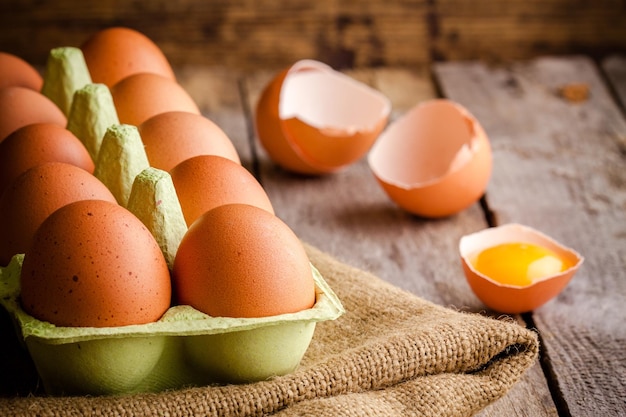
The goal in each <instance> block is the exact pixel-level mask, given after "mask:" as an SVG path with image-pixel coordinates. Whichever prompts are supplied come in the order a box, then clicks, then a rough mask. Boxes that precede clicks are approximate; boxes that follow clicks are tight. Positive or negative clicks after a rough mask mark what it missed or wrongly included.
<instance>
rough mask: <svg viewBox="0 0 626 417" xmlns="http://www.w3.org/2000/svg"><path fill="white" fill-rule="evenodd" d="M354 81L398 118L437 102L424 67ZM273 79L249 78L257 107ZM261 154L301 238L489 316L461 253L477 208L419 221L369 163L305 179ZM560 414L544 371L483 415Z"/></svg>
mask: <svg viewBox="0 0 626 417" xmlns="http://www.w3.org/2000/svg"><path fill="white" fill-rule="evenodd" d="M349 74H350V75H351V76H353V77H355V78H357V79H359V80H361V81H363V82H368V83H370V84H372V85H374V86H376V88H378V89H379V90H380V91H381V92H383V93H384V94H386V95H387V97H389V98H390V100H391V101H392V103H393V108H394V110H393V112H392V115H393V117H394V118H395V117H398V116H399V115H401V114H402V113H404V112H405V111H407V110H408V109H409V108H411V107H412V106H414V105H416V104H417V103H419V102H420V101H422V100H427V99H430V98H433V97H434V96H435V89H434V87H433V84H432V81H431V79H430V76H429V74H428V71H426V70H425V69H423V68H422V69H418V70H416V71H412V72H409V71H400V70H377V71H374V72H372V73H370V72H368V71H365V72H359V73H354V72H351V73H349ZM273 75H274V74H273V73H271V72H265V73H263V74H257V76H256V77H251V78H249V79H248V88H247V89H248V91H249V93H250V95H249V100H250V102H251V106H252V107H253V108H254V106H255V105H256V102H257V101H258V97H259V95H260V93H261V91H262V89H263V88H264V87H265V85H266V84H267V82H269V80H270V79H271V77H272V76H273ZM258 148H259V158H260V176H261V180H262V183H263V185H264V186H265V188H266V190H267V191H268V194H269V195H270V198H271V200H272V202H273V204H274V206H275V210H276V213H277V215H278V216H279V217H281V218H282V219H283V220H284V221H285V222H286V223H287V224H288V225H289V226H290V227H291V228H292V229H293V230H294V231H295V232H296V234H298V236H299V237H300V238H301V239H303V240H304V241H307V242H309V243H311V244H314V245H315V246H317V247H318V248H320V249H322V250H324V251H326V252H328V253H330V254H332V255H333V256H335V257H336V258H338V259H340V260H342V261H344V262H346V263H348V264H350V265H353V266H356V267H358V268H361V269H365V270H368V271H371V272H374V273H375V274H377V275H378V276H380V277H381V278H383V279H385V280H387V281H389V282H391V283H393V284H395V285H397V286H399V287H401V288H404V289H406V290H409V291H411V292H413V293H414V294H417V295H419V296H421V297H423V298H426V299H430V300H431V301H434V302H437V303H439V304H443V305H446V306H450V307H452V308H458V309H463V310H467V311H480V310H483V307H482V306H481V305H480V303H478V302H477V301H476V300H475V299H474V297H473V296H472V294H471V291H470V290H469V287H468V286H467V284H466V282H465V279H464V277H463V273H462V271H461V269H460V264H459V260H458V254H457V245H458V239H459V238H460V237H461V236H462V235H463V234H466V233H470V232H472V231H476V230H479V229H482V228H484V227H485V225H486V223H485V220H484V217H483V213H482V211H481V209H480V207H479V206H478V204H477V205H475V206H473V207H471V208H469V209H467V210H466V211H465V212H462V213H460V214H458V215H456V216H452V217H450V218H448V219H444V220H438V221H430V220H425V219H420V218H417V217H415V216H412V215H409V214H407V213H404V212H403V211H401V210H400V209H398V208H397V207H396V206H395V205H394V204H393V203H392V202H391V201H390V200H388V198H387V197H386V195H384V193H383V192H382V190H381V189H380V188H379V187H378V184H376V183H375V180H374V178H373V176H372V174H371V172H370V170H369V166H368V165H367V163H366V161H365V160H362V161H360V162H358V163H356V164H354V165H352V166H350V167H348V168H347V169H345V170H344V171H342V172H339V173H336V174H332V175H328V176H322V177H314V178H311V177H302V176H298V175H294V174H290V173H287V172H285V171H284V170H282V169H280V168H277V167H276V166H275V165H274V164H273V163H272V162H271V161H270V160H269V159H268V156H267V155H266V154H265V152H264V151H263V149H262V148H261V146H260V144H259V145H258ZM554 410H555V407H554V404H553V403H552V402H551V398H550V394H549V392H548V389H547V387H546V384H545V380H544V379H543V375H542V372H541V368H540V367H539V365H537V366H534V367H533V368H531V369H530V370H529V371H528V372H527V374H526V375H525V376H524V378H523V379H522V381H520V382H519V383H518V384H517V385H516V386H515V387H514V388H513V389H512V390H511V392H510V393H509V394H508V395H507V396H506V397H505V398H502V399H501V400H499V401H498V402H497V403H496V404H493V405H491V406H490V407H489V408H488V409H486V410H484V411H483V412H481V413H480V415H481V416H483V417H487V416H500V415H510V416H527V415H528V416H530V415H532V416H549V415H554ZM526 413H528V414H526Z"/></svg>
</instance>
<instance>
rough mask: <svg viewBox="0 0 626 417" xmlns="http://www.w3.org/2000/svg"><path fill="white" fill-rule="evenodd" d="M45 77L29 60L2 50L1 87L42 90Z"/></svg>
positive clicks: (0, 53) (0, 65) (0, 56)
mask: <svg viewBox="0 0 626 417" xmlns="http://www.w3.org/2000/svg"><path fill="white" fill-rule="evenodd" d="M42 85H43V77H42V76H41V74H39V72H38V71H37V70H36V69H35V68H34V67H33V66H32V65H30V64H29V63H28V62H26V61H25V60H23V59H22V58H20V57H19V56H17V55H13V54H10V53H8V52H0V88H4V87H11V86H16V87H26V88H30V89H31V90H34V91H41V86H42Z"/></svg>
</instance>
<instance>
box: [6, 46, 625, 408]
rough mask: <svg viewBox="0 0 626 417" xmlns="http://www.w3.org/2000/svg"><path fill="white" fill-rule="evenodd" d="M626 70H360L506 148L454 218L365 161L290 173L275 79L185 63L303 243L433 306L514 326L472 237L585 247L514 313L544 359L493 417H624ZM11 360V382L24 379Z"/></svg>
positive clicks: (400, 104)
mask: <svg viewBox="0 0 626 417" xmlns="http://www.w3.org/2000/svg"><path fill="white" fill-rule="evenodd" d="M625 70H626V60H624V59H623V58H621V57H619V56H618V57H612V59H611V60H610V61H605V62H603V63H602V65H600V66H597V65H595V64H594V62H593V61H591V60H590V59H588V58H587V57H583V56H569V57H562V58H554V57H546V58H540V59H533V60H525V61H517V62H514V63H511V64H508V65H490V64H487V63H485V62H484V61H466V62H450V63H443V64H437V65H436V66H434V67H432V68H431V67H428V66H420V67H416V68H414V69H413V70H404V69H389V68H386V69H367V70H357V71H351V72H348V74H349V75H351V76H353V77H354V78H356V79H359V80H361V81H363V82H366V83H368V84H370V85H372V86H373V87H375V88H377V89H379V90H380V91H381V92H383V93H384V94H386V95H387V96H388V97H389V98H390V99H391V101H392V105H393V113H392V117H393V118H394V119H395V118H397V117H398V116H400V115H402V114H403V113H404V112H406V111H407V110H408V109H410V108H411V107H412V106H414V105H416V104H417V103H419V102H420V101H423V100H427V99H429V98H433V97H437V96H439V95H443V96H446V97H449V98H451V99H453V100H456V101H458V102H459V103H461V104H463V105H464V106H466V107H467V108H468V109H469V110H470V111H471V112H472V113H473V114H474V115H475V116H476V117H477V118H478V120H479V121H480V122H481V124H482V125H483V127H484V128H485V130H486V132H487V134H488V136H489V138H490V140H491V143H492V147H493V152H494V173H493V177H492V180H491V182H490V184H489V188H488V190H487V194H486V198H485V199H484V200H483V204H482V205H481V204H479V203H476V204H474V205H473V206H471V207H470V208H468V209H467V210H465V211H463V212H461V213H459V214H457V215H455V216H451V217H449V218H446V219H441V220H428V219H422V218H419V217H416V216H412V215H409V214H407V213H405V212H403V211H402V210H400V209H399V208H397V207H396V206H395V205H394V204H393V203H392V202H391V201H390V200H389V199H388V198H387V197H386V195H385V194H384V193H383V192H382V190H381V189H380V188H379V186H378V184H377V183H376V182H375V180H374V178H373V176H372V174H371V172H370V170H369V167H368V165H367V162H366V160H365V159H363V160H361V161H359V162H357V163H355V164H353V165H351V166H349V167H348V168H346V169H345V170H343V171H341V172H339V173H335V174H332V175H327V176H322V177H313V178H311V177H302V176H298V175H294V174H290V173H288V172H285V171H284V170H282V169H280V168H278V167H276V166H275V165H274V164H273V163H272V161H271V160H269V158H268V157H267V154H266V153H265V152H264V150H263V148H262V147H261V145H260V143H259V142H258V139H257V137H256V135H255V131H254V111H255V106H256V102H257V100H258V97H259V95H260V93H261V91H262V89H263V88H264V87H265V85H266V84H267V83H268V82H269V80H270V79H271V78H272V77H273V76H274V75H275V71H273V70H267V71H257V72H254V73H252V74H251V73H248V72H236V71H232V70H230V69H224V68H222V69H215V68H207V67H205V66H184V67H179V68H177V76H178V80H179V82H180V83H181V85H183V87H185V88H186V89H187V91H189V92H190V94H191V95H192V96H193V98H194V99H195V100H196V101H197V102H198V104H199V106H200V107H201V109H202V111H203V113H204V114H205V115H207V116H208V117H209V118H211V119H212V120H214V121H215V122H216V123H217V124H218V125H220V126H221V127H222V128H223V129H224V130H225V131H226V133H227V134H228V135H229V137H230V138H231V139H232V140H233V142H234V143H235V146H236V147H237V150H238V151H239V154H240V156H241V159H242V162H243V164H244V166H246V167H247V168H248V169H249V170H250V171H251V172H253V173H254V174H255V175H256V176H257V178H258V179H259V181H260V182H261V183H262V185H263V186H264V187H265V189H266V190H267V192H268V194H269V196H270V198H271V200H272V202H273V204H274V207H275V210H276V214H277V215H278V216H279V217H281V218H282V219H283V220H284V221H285V222H286V223H287V224H288V225H289V226H290V227H291V228H292V229H293V230H294V231H295V232H296V233H297V234H298V236H299V237H300V238H301V239H303V240H304V241H306V242H308V243H311V244H313V245H315V246H317V247H318V248H320V249H322V250H324V251H326V252H328V253H330V254H332V255H333V256H335V257H336V258H338V259H339V260H341V261H343V262H345V263H348V264H350V265H353V266H356V267H358V268H361V269H365V270H368V271H371V272H373V273H374V274H376V275H378V276H379V277H381V278H383V279H385V280H387V281H389V282H391V283H393V284H395V285H397V286H399V287H402V288H404V289H406V290H408V291H411V292H413V293H414V294H416V295H418V296H420V297H423V298H426V299H428V300H430V301H433V302H435V303H437V304H440V305H443V306H446V307H449V308H453V309H458V310H462V311H469V312H474V313H479V314H489V315H494V316H495V317H500V315H499V314H498V313H495V312H491V311H489V310H488V309H487V308H486V307H485V306H484V305H482V303H481V302H480V301H479V300H478V299H477V298H476V297H475V296H474V295H473V293H472V291H471V290H470V288H469V286H468V285H467V283H466V281H465V278H464V276H463V273H462V270H461V267H460V263H459V257H458V241H459V238H460V237H461V236H463V235H465V234H467V233H471V232H474V231H477V230H481V229H483V228H486V227H488V226H490V225H495V224H504V223H507V222H513V221H514V222H520V223H524V224H528V225H530V226H533V227H536V228H538V229H539V230H542V231H544V232H545V233H547V234H548V235H551V236H553V237H554V238H556V239H557V240H560V241H561V242H563V243H565V244H567V245H568V246H571V247H573V248H575V249H577V250H578V251H579V252H581V253H582V254H583V255H584V256H585V258H586V259H585V264H584V265H583V268H582V269H581V271H579V273H578V274H577V275H576V276H575V277H574V279H573V280H572V282H571V283H570V285H569V286H568V287H567V288H566V289H565V291H564V292H563V293H561V294H560V295H559V296H558V297H557V298H556V299H554V300H552V301H550V302H549V303H548V304H546V305H544V306H543V307H541V308H539V309H537V310H536V311H534V312H533V313H530V314H524V315H522V316H515V317H512V319H514V320H517V321H519V322H520V323H521V324H522V325H527V326H529V327H533V328H536V329H537V331H538V332H539V334H540V337H541V342H542V352H541V361H540V362H538V363H537V364H536V365H535V366H533V367H532V368H531V369H530V370H529V371H528V372H527V373H526V374H525V375H524V377H523V378H522V380H521V381H520V382H519V383H518V384H516V385H515V386H514V387H513V389H512V390H511V391H510V392H509V393H508V394H507V395H506V396H505V397H504V398H502V399H500V400H498V401H496V402H495V403H494V404H491V405H490V406H488V407H487V408H485V409H484V410H483V411H482V412H481V413H480V414H479V415H480V416H481V417H491V416H538V417H542V416H561V417H568V416H575V417H578V416H580V417H583V416H589V415H607V416H608V415H611V416H612V415H624V414H625V413H626V404H625V400H624V392H626V353H625V352H626V350H625V349H624V345H625V344H626V327H624V325H623V318H624V312H625V308H624V305H626V221H625V220H626V170H625V168H626V164H625V159H626V118H625V116H624V115H625V114H626V112H624V109H623V108H620V107H619V104H618V100H617V99H616V98H617V97H619V96H620V95H621V96H622V99H624V98H626V97H625V95H624V90H625V86H626V82H625V77H624V73H625ZM571 83H576V84H581V83H582V84H584V85H586V86H588V87H589V96H588V98H587V99H586V100H584V101H582V102H571V101H569V100H567V99H565V98H564V97H563V96H561V95H560V93H559V92H560V91H561V88H562V87H564V86H566V85H569V84H571ZM502 319H510V318H508V317H502ZM6 325H7V324H6V323H4V324H3V326H6ZM3 353H4V352H3ZM9 353H11V352H9ZM13 353H15V352H13ZM26 364H27V361H26ZM23 365H24V364H23V363H22V365H21V366H23ZM11 366H14V367H13V368H5V369H3V370H2V371H3V373H4V371H6V372H15V370H16V369H21V368H20V366H16V365H11ZM15 366H16V367H15ZM23 379H24V381H22V382H21V383H22V384H23V385H24V386H28V385H29V384H32V382H33V380H32V379H29V378H28V375H27V374H24V378H23ZM5 380H6V379H5Z"/></svg>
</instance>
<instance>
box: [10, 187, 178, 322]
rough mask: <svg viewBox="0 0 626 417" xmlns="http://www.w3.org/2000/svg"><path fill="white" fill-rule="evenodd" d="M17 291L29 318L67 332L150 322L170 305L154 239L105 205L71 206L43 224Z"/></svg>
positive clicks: (123, 212) (122, 212)
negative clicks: (53, 325) (48, 323)
mask: <svg viewBox="0 0 626 417" xmlns="http://www.w3.org/2000/svg"><path fill="white" fill-rule="evenodd" d="M20 285H21V295H20V297H21V303H22V308H23V309H24V310H25V311H26V312H27V313H28V314H30V315H32V316H33V317H35V318H37V319H39V320H43V321H48V322H50V323H53V324H55V325H57V326H66V327H115V326H126V325H131V324H144V323H150V322H154V321H156V320H158V319H159V318H160V317H161V316H162V315H163V313H165V311H166V310H167V309H168V308H169V306H170V301H171V281H170V275H169V271H168V269H167V264H166V263H165V258H163V254H162V253H161V249H160V248H159V246H158V245H157V243H156V241H155V239H154V237H153V236H152V235H151V234H150V232H149V231H148V229H146V228H145V226H144V225H143V223H141V221H140V220H139V219H137V218H136V217H135V216H134V215H133V214H132V213H131V212H129V211H128V210H126V209H125V208H123V207H122V206H120V205H117V204H114V203H111V202H108V201H102V200H83V201H77V202H74V203H71V204H68V205H66V206H63V207H62V208H60V209H59V210H57V211H55V212H54V213H53V214H52V215H50V217H48V218H47V219H46V221H44V222H43V223H42V225H41V227H40V228H39V229H38V230H37V233H36V234H35V236H34V238H33V244H32V247H31V248H30V250H28V251H27V252H26V254H25V256H24V264H23V266H22V273H21V277H20Z"/></svg>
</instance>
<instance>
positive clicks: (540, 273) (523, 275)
mask: <svg viewBox="0 0 626 417" xmlns="http://www.w3.org/2000/svg"><path fill="white" fill-rule="evenodd" d="M471 263H472V265H473V266H474V269H476V270H477V271H478V272H480V273H481V274H483V275H485V276H487V277H489V278H491V279H493V280H494V281H497V282H499V283H501V284H507V285H517V286H527V285H531V284H532V283H533V282H535V281H536V280H538V279H541V278H544V277H548V276H551V275H554V274H558V273H560V272H562V271H565V270H566V269H568V268H570V267H571V264H570V263H569V262H568V261H567V260H565V259H562V258H561V257H559V256H558V255H557V254H556V253H555V252H554V251H552V250H550V249H547V248H545V247H542V246H539V245H535V244H533V243H517V242H516V243H504V244H500V245H496V246H493V247H491V248H488V249H485V250H483V251H482V252H480V253H478V254H477V255H475V256H474V257H473V258H471Z"/></svg>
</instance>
